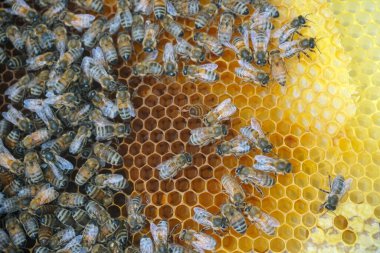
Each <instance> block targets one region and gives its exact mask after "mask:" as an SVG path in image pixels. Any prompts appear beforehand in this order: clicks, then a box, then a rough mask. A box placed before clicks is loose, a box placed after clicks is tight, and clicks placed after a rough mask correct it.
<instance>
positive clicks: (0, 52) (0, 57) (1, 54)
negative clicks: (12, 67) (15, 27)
mask: <svg viewBox="0 0 380 253" xmlns="http://www.w3.org/2000/svg"><path fill="white" fill-rule="evenodd" d="M7 61H8V55H7V53H6V52H5V50H4V49H3V48H1V47H0V64H3V63H6V62H7Z"/></svg>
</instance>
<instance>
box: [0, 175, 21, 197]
mask: <svg viewBox="0 0 380 253" xmlns="http://www.w3.org/2000/svg"><path fill="white" fill-rule="evenodd" d="M23 185H24V183H23V181H21V179H19V178H14V179H13V180H12V181H11V182H10V183H9V184H8V185H6V186H5V187H4V189H3V193H4V194H5V195H6V196H9V197H12V196H15V195H17V194H18V192H19V191H20V190H21V188H22V187H23ZM0 196H1V195H0Z"/></svg>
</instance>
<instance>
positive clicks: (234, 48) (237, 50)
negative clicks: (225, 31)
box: [223, 41, 239, 53]
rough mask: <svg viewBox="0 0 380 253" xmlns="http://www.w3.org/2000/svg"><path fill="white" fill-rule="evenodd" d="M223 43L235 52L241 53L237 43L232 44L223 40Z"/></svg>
mask: <svg viewBox="0 0 380 253" xmlns="http://www.w3.org/2000/svg"><path fill="white" fill-rule="evenodd" d="M223 45H224V46H226V47H228V48H231V49H232V50H234V52H235V53H239V49H237V47H235V45H233V44H231V43H230V42H227V41H226V42H223Z"/></svg>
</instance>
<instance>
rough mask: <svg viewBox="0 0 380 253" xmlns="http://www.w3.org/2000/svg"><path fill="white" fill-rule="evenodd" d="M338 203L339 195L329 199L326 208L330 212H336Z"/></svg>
mask: <svg viewBox="0 0 380 253" xmlns="http://www.w3.org/2000/svg"><path fill="white" fill-rule="evenodd" d="M338 202H339V197H338V195H332V196H330V197H329V198H328V199H327V203H326V205H325V207H326V209H327V210H329V211H335V209H336V206H337V204H338Z"/></svg>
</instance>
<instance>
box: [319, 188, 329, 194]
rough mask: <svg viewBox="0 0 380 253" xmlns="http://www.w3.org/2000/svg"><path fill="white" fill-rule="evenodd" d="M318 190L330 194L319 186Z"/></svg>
mask: <svg viewBox="0 0 380 253" xmlns="http://www.w3.org/2000/svg"><path fill="white" fill-rule="evenodd" d="M319 190H320V191H321V192H324V193H327V194H330V192H329V191H326V190H323V189H321V188H319Z"/></svg>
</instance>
